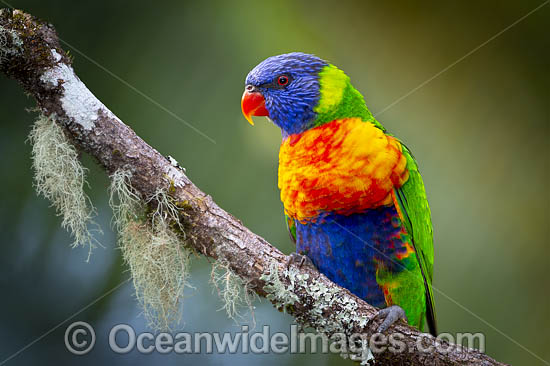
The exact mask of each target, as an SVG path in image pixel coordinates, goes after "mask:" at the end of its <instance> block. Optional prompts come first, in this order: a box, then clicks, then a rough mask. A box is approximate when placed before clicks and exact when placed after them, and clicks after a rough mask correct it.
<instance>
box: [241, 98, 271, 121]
mask: <svg viewBox="0 0 550 366" xmlns="http://www.w3.org/2000/svg"><path fill="white" fill-rule="evenodd" d="M241 109H242V110H243V114H244V118H246V120H247V121H248V122H249V123H250V124H251V125H252V126H254V121H252V116H269V112H268V111H267V109H265V99H264V96H263V95H262V94H261V93H260V92H257V91H255V90H253V89H252V90H251V91H249V90H245V91H244V93H243V97H242V99H241Z"/></svg>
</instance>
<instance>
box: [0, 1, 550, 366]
mask: <svg viewBox="0 0 550 366" xmlns="http://www.w3.org/2000/svg"><path fill="white" fill-rule="evenodd" d="M541 2H542V1H541V0H539V1H522V2H518V1H511V0H510V1H498V2H497V1H490V2H476V1H462V2H454V1H452V2H423V3H421V4H418V3H417V2H414V3H413V2H407V1H397V2H375V1H339V2H334V1H330V2H329V1H315V2H313V1H311V2H291V1H270V2H260V1H242V2H230V1H208V2H206V1H204V2H198V1H196V2H188V1H163V2H158V3H153V2H150V1H148V2H145V1H132V2H125V1H89V2H81V1H78V2H76V1H68V0H56V1H54V0H50V1H43V0H42V1H40V0H28V1H24V0H22V1H16V0H13V1H12V2H11V5H12V6H14V7H16V8H20V9H23V10H25V11H27V12H30V13H31V14H33V15H36V16H38V17H40V18H42V19H45V20H47V21H49V22H51V23H52V24H54V25H55V27H56V28H57V31H58V33H59V35H60V36H61V38H62V39H63V40H64V41H66V42H68V44H70V45H72V46H74V47H76V48H77V49H78V50H79V51H81V52H82V53H84V54H85V55H87V56H88V57H89V58H91V59H93V60H95V61H96V62H97V63H99V64H101V65H102V66H103V67H104V68H105V69H107V70H109V71H110V72H112V73H113V74H115V75H117V76H119V77H120V78H122V79H124V80H126V81H127V82H128V83H129V84H131V85H132V86H134V87H135V88H136V89H138V90H139V91H141V92H142V93H145V94H147V95H148V96H150V97H151V98H152V99H154V100H155V101H157V102H158V103H160V104H161V105H162V106H164V107H165V108H167V109H169V110H171V111H173V112H174V113H175V114H177V115H178V116H180V117H181V118H183V119H184V120H185V121H187V122H188V123H190V124H192V125H193V126H195V127H196V128H198V129H199V130H201V131H203V132H204V133H205V134H207V135H208V136H210V137H211V138H212V139H214V140H215V141H216V143H215V144H214V143H211V142H209V141H208V140H207V139H205V138H203V137H201V136H200V135H198V134H197V133H195V132H193V131H192V130H191V129H190V128H188V127H186V126H185V125H184V124H183V123H181V122H180V121H178V120H177V119H175V118H173V117H172V116H170V115H169V114H168V113H166V112H164V111H162V110H161V109H159V108H158V107H156V106H155V105H154V104H152V103H150V102H149V101H147V100H146V99H144V98H143V97H142V96H141V95H139V94H138V93H136V92H135V91H133V90H132V89H131V88H128V87H127V86H126V85H124V84H123V83H121V82H120V81H118V80H117V79H115V78H113V77H112V76H111V75H110V74H109V73H107V72H105V71H104V70H102V69H101V68H100V67H98V66H97V65H95V64H94V63H92V62H90V61H89V60H88V59H86V58H85V57H83V56H82V55H80V54H79V52H78V51H76V50H75V49H71V48H70V47H68V49H69V50H70V52H71V54H72V55H73V56H74V67H75V69H76V71H77V73H78V75H79V76H80V78H81V79H82V80H83V81H84V82H85V83H86V84H87V85H88V87H89V88H90V89H91V90H92V91H93V92H94V93H95V94H96V95H97V96H98V97H99V98H100V99H101V100H102V101H103V102H104V103H105V104H106V105H107V106H109V107H110V108H111V109H112V110H113V112H114V113H116V114H117V115H118V116H119V117H120V118H122V120H124V121H125V122H126V123H127V124H129V125H130V126H131V127H132V128H133V129H134V130H135V131H136V132H137V133H138V134H139V135H140V136H141V137H143V138H144V139H145V140H146V141H147V142H149V143H150V144H151V145H153V146H154V147H156V148H157V149H158V150H159V151H160V152H161V153H163V154H165V155H168V154H170V155H172V156H173V157H175V158H176V159H177V160H178V161H179V163H180V164H181V165H182V166H184V167H185V168H187V172H188V175H189V176H190V178H191V179H192V180H193V181H194V182H195V183H196V184H197V185H198V186H199V187H201V188H202V189H203V190H204V191H205V192H207V193H209V194H210V195H212V196H213V198H214V199H215V200H216V202H217V203H219V204H220V205H221V206H222V207H224V208H225V209H226V210H228V211H229V212H231V213H232V214H234V215H235V216H236V217H238V218H240V219H241V220H242V221H243V222H244V223H245V224H246V225H247V226H248V227H249V228H250V229H252V230H253V231H255V232H256V233H258V234H261V235H262V236H264V237H265V238H266V239H267V240H269V241H270V242H272V243H275V244H277V245H278V247H279V248H280V249H281V250H283V251H285V252H290V251H292V250H293V248H292V246H291V243H290V242H289V240H288V236H287V233H286V228H285V225H284V222H283V218H282V205H281V203H280V202H279V198H278V190H277V184H276V182H277V181H276V174H277V169H276V168H277V151H278V145H279V143H280V134H279V131H278V130H277V128H275V127H274V126H272V125H270V124H269V123H267V121H262V120H258V121H257V123H256V126H255V127H254V128H252V127H250V126H249V125H248V124H247V123H246V121H245V120H244V118H243V117H242V116H241V112H240V105H239V100H240V96H241V93H242V89H243V82H244V78H245V76H246V74H247V73H248V71H249V70H250V69H251V68H252V67H253V66H255V65H256V64H257V63H258V62H260V61H261V60H263V59H264V58H266V57H268V56H271V55H274V54H278V53H283V52H289V51H297V50H299V51H304V52H309V53H315V54H317V55H318V56H321V57H323V58H326V59H328V60H331V61H332V62H333V63H335V64H336V65H338V66H340V67H341V68H342V69H343V70H345V71H346V72H347V73H348V74H349V75H350V77H351V78H352V81H353V82H354V85H355V86H356V87H357V88H358V89H359V90H360V91H362V92H363V94H364V95H365V97H366V99H367V104H368V105H369V107H370V108H371V110H372V111H373V112H374V113H376V112H377V111H381V110H383V109H384V108H385V107H386V106H388V105H389V104H391V103H392V102H394V101H395V100H397V99H398V98H399V97H400V96H402V95H404V94H406V93H407V92H409V91H410V90H411V89H413V88H415V87H417V86H418V85H420V84H421V83H422V82H424V81H425V80H427V79H428V78H430V77H431V76H433V75H434V74H436V73H437V72H439V71H440V70H442V69H444V68H445V67H447V66H448V65H449V64H451V63H452V62H453V61H455V60H457V59H458V58H460V57H462V56H463V55H465V54H466V53H467V52H469V51H470V50H472V49H473V48H474V47H476V46H478V45H479V44H481V43H482V42H484V41H486V40H487V39H489V38H490V37H491V36H493V35H494V34H496V33H497V32H499V31H500V30H502V29H503V28H505V27H507V26H508V25H510V24H511V23H513V22H514V21H515V20H516V19H518V18H520V17H521V16H523V15H524V14H526V13H527V12H529V11H530V10H532V9H533V8H535V7H536V6H537V5H539V4H540V3H541ZM549 22H550V6H545V7H544V8H542V9H541V10H539V11H538V12H536V13H534V14H532V15H531V16H529V17H528V18H527V19H525V20H524V21H522V22H521V23H519V24H517V25H516V26H514V27H513V28H511V29H510V30H508V31H507V32H505V33H504V34H502V35H501V36H499V37H497V38H496V39H495V40H493V41H492V42H490V43H488V44H487V45H486V46H484V47H482V48H481V49H479V50H478V51H476V52H475V53H473V54H472V55H471V56H469V57H467V58H466V59H464V60H463V61H462V62H460V63H458V64H457V65H455V66H454V67H452V68H451V69H449V70H448V71H447V72H445V73H443V74H442V75H440V76H439V77H437V78H436V79H434V80H433V81H431V82H430V83H428V84H427V85H425V86H424V87H422V88H420V89H419V90H418V91H416V92H415V93H414V94H412V95H410V96H409V97H407V98H406V99H404V100H402V101H401V102H400V103H398V104H396V105H395V106H393V107H392V108H390V109H389V110H387V111H385V112H384V113H383V114H382V115H381V116H379V119H380V121H381V122H382V123H383V124H384V125H385V126H386V127H387V128H388V129H389V130H390V131H391V132H393V133H395V134H396V135H397V136H399V137H400V138H401V139H403V140H404V141H405V142H406V143H407V145H408V146H409V147H410V148H411V149H412V150H413V152H414V154H415V156H416V158H417V159H418V161H419V164H420V167H421V171H422V173H423V176H424V179H425V183H426V187H427V190H428V197H429V200H430V204H431V208H432V212H433V222H434V230H435V243H436V260H435V287H436V288H437V291H436V292H435V297H436V305H437V312H438V319H439V324H440V326H439V328H440V331H442V332H451V333H456V332H483V333H484V334H485V335H486V337H487V342H486V347H487V352H488V353H489V354H490V355H491V356H493V357H495V358H497V359H499V360H500V361H504V362H508V363H512V364H516V365H526V364H529V365H535V364H542V363H541V361H540V360H538V359H537V358H535V357H533V356H532V355H531V354H529V353H528V352H527V351H525V350H524V349H522V348H521V347H519V346H518V345H516V344H514V342H512V341H511V340H510V339H507V337H506V336H504V334H506V335H508V336H509V337H511V338H513V339H514V340H515V341H517V342H519V343H520V344H522V345H524V346H525V347H527V348H528V349H530V350H532V351H533V352H534V353H536V354H537V355H539V356H540V357H542V358H544V359H546V360H549V359H550V349H549V348H548V344H549V342H550V338H549V336H548V334H547V330H548V329H550V297H549V295H548V294H549V293H550V279H549V278H550V277H549V276H548V273H547V271H548V258H549V257H550V249H549V248H550V246H549V245H548V243H547V242H546V240H548V239H547V238H548V227H549V224H550V217H549V213H548V212H549V208H550V195H549V193H548V190H547V187H548V180H549V178H550V176H549V174H550V173H549V172H550V169H549V168H550V166H549V165H550V164H549V162H550V159H549V152H548V141H549V140H548V139H549V132H550V131H549V129H550V127H549V126H550V115H549V109H548V102H549V101H550V93H549V88H548V86H549V85H550V72H549V65H550V57H549V56H550V37H549V33H548V24H549ZM33 106H34V102H33V101H32V100H31V99H30V98H26V97H25V96H24V94H23V92H22V91H21V89H20V88H19V86H18V85H17V84H16V83H15V82H14V81H12V80H7V79H6V78H4V77H1V78H0V108H1V113H0V121H1V122H0V123H1V126H2V133H1V134H0V154H1V156H2V159H1V163H0V164H1V171H2V172H3V179H2V189H1V190H0V199H1V202H2V206H1V209H0V230H1V232H2V248H3V250H4V252H3V254H2V256H1V257H0V258H1V259H0V286H1V291H2V299H3V300H2V301H1V302H0V324H2V327H0V334H1V336H2V339H3V340H4V341H3V342H2V344H1V345H0V362H1V361H2V360H4V359H5V358H7V357H9V356H10V355H12V354H13V353H15V352H16V351H18V350H19V349H21V348H22V347H23V346H25V345H26V344H28V343H30V342H31V341H33V340H35V339H36V338H37V337H39V336H41V335H42V334H44V333H45V332H46V331H48V330H49V329H51V328H52V327H54V326H55V325H57V324H59V323H60V322H62V321H63V320H65V319H67V318H68V317H69V316H71V315H72V314H74V313H75V312H77V311H78V310H80V309H81V308H83V307H84V306H86V305H87V304H89V303H90V302H91V301H92V300H94V299H96V298H98V297H99V296H101V295H102V294H103V293H104V292H105V291H107V290H109V289H111V288H113V287H114V286H116V285H117V284H119V283H120V282H121V281H123V280H124V279H125V278H127V277H128V275H129V274H128V272H127V271H126V269H125V268H124V267H122V266H121V260H120V257H119V255H120V253H119V251H118V250H116V249H115V239H114V234H113V233H112V231H111V230H109V229H110V220H111V212H110V210H109V209H108V206H107V192H106V191H107V186H108V180H107V178H106V176H105V174H104V173H103V172H102V171H101V169H100V168H99V167H97V166H96V165H95V163H94V162H93V161H92V160H91V159H90V158H89V157H87V156H83V159H84V162H85V165H86V166H87V167H89V168H90V171H89V181H90V186H91V188H90V190H89V193H90V195H91V197H92V199H93V201H94V202H95V203H96V205H97V206H98V208H99V217H98V218H97V219H98V222H99V223H100V224H101V225H102V227H103V229H104V230H105V234H104V235H103V236H100V237H98V240H99V241H100V242H101V243H102V244H103V245H104V247H105V248H98V249H96V250H95V252H94V254H93V255H92V258H91V260H90V262H89V263H85V259H86V256H87V250H83V249H74V250H71V249H70V248H69V244H70V242H71V240H70V238H69V237H68V235H67V234H66V233H65V232H63V231H62V230H61V229H60V228H59V224H60V219H59V218H58V217H55V215H54V212H53V209H52V208H49V207H48V205H49V204H48V202H46V201H44V200H43V199H42V198H39V197H37V196H36V194H35V192H34V190H33V187H32V175H31V170H30V166H31V162H30V159H29V152H30V147H29V145H28V144H25V139H26V137H27V134H28V132H29V130H30V127H31V123H32V122H33V120H34V118H35V115H34V114H33V113H27V112H25V109H26V108H32V107H33ZM193 267H194V269H193V271H192V274H191V275H192V279H191V281H192V283H193V284H194V285H195V286H196V287H197V289H196V290H194V291H193V290H191V291H188V296H187V298H186V301H185V304H184V306H185V310H184V322H185V328H184V329H185V330H186V331H224V330H235V329H237V327H236V326H235V324H234V323H233V322H232V321H231V320H228V319H227V318H226V316H225V312H223V311H221V312H216V310H217V309H219V307H220V306H221V303H220V302H219V301H218V299H217V297H216V295H215V294H213V293H212V289H211V287H210V285H209V284H208V283H207V281H208V278H209V268H210V265H209V263H208V262H207V261H205V260H204V259H195V260H194V266H193ZM132 291H133V290H132V285H131V284H126V285H124V286H122V287H121V288H120V289H117V290H116V291H114V292H113V293H111V294H110V295H109V296H106V297H104V298H102V299H101V300H100V301H98V302H97V303H94V304H93V305H92V306H90V307H89V308H87V309H86V310H85V311H83V312H82V313H80V314H78V315H77V316H76V317H75V318H74V319H73V320H72V321H74V320H86V321H89V322H91V323H92V324H93V325H94V326H95V327H96V333H97V334H98V341H97V344H96V347H95V349H94V351H92V353H90V354H89V355H88V356H86V357H80V358H77V357H76V356H72V355H70V354H69V353H68V352H67V351H66V350H65V347H64V344H63V333H64V330H65V328H66V326H67V324H69V323H70V322H68V323H66V324H64V325H62V326H61V327H60V328H58V329H57V330H55V331H53V332H52V333H51V334H48V335H47V336H46V337H44V338H43V339H41V340H40V341H38V342H37V343H36V344H33V345H32V346H31V347H30V348H28V349H27V350H25V351H24V352H22V353H21V354H19V355H17V357H16V358H14V359H13V360H11V361H10V363H9V364H17V365H20V364H35V363H37V362H40V363H41V364H45V363H51V364H67V363H73V362H74V363H76V362H78V363H79V364H94V365H95V364H98V363H108V364H113V363H116V364H133V365H135V364H138V365H139V364H158V363H159V362H162V364H176V363H177V364H188V363H192V362H201V363H204V364H240V363H242V362H255V363H259V362H261V363H262V364H277V365H283V364H285V365H293V364H296V365H298V364H316V365H319V364H325V365H333V364H334V365H335V364H350V363H349V361H344V360H342V359H340V358H339V357H338V356H325V355H289V354H283V355H273V354H269V355H220V354H199V355H189V356H187V355H186V356H178V355H166V356H162V355H158V354H157V355H140V354H138V353H137V352H133V353H131V354H129V355H124V356H118V355H115V354H114V353H113V352H111V351H110V350H109V349H108V347H107V334H108V331H109V329H110V328H111V327H112V326H113V325H114V324H117V323H122V322H125V323H130V324H132V325H133V326H135V327H136V328H137V330H138V331H140V330H141V331H143V330H145V320H144V318H143V316H140V314H139V312H140V310H139V307H138V304H137V302H136V301H135V298H134V297H133V296H132ZM256 305H257V309H256V311H255V315H256V320H257V322H258V326H260V327H261V325H263V324H271V325H272V326H273V328H274V329H273V332H274V331H277V330H283V331H288V329H289V328H288V327H289V324H290V323H291V322H292V319H291V318H290V317H288V316H285V315H283V314H280V313H278V312H277V311H276V310H275V309H273V308H272V307H271V306H270V304H269V303H268V302H266V301H265V300H264V301H262V302H260V303H257V304H256ZM258 329H261V328H258ZM497 329H498V330H497Z"/></svg>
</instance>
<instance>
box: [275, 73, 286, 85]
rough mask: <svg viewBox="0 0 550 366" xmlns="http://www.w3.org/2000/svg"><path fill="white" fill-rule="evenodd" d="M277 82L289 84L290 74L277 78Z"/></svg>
mask: <svg viewBox="0 0 550 366" xmlns="http://www.w3.org/2000/svg"><path fill="white" fill-rule="evenodd" d="M277 84H279V85H280V86H285V85H287V84H288V76H286V75H281V76H279V77H278V78H277Z"/></svg>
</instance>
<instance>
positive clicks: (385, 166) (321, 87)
mask: <svg viewBox="0 0 550 366" xmlns="http://www.w3.org/2000/svg"><path fill="white" fill-rule="evenodd" d="M241 107H242V110H243V114H244V115H245V117H246V118H247V120H248V121H249V122H250V123H251V124H253V122H252V119H251V116H267V117H269V119H270V120H271V121H272V122H273V123H275V125H277V126H278V127H279V128H280V129H281V131H282V136H283V141H282V143H281V147H280V151H279V172H278V184H279V188H280V190H281V200H282V202H283V205H284V213H285V216H286V220H287V224H288V229H289V232H290V235H291V238H292V239H293V240H294V241H295V243H296V252H297V253H298V254H299V255H305V256H307V258H309V259H310V260H311V262H312V263H313V264H314V265H315V267H317V269H318V270H319V271H320V272H321V273H324V274H325V275H326V276H327V277H328V278H329V279H331V280H332V281H333V282H335V283H337V284H339V285H340V286H342V287H345V288H347V289H348V290H350V291H351V292H352V293H354V294H355V295H357V296H359V297H361V298H363V299H364V300H365V301H367V302H368V303H370V304H371V305H373V306H376V307H379V308H382V310H380V312H379V313H378V314H379V316H380V317H382V318H383V319H384V321H383V323H382V324H381V326H380V327H379V331H384V330H386V329H387V328H388V327H389V326H390V325H391V324H392V323H393V322H395V321H396V320H398V319H399V318H403V319H405V320H408V322H409V324H411V325H413V326H415V327H417V328H418V329H420V330H422V327H423V324H424V319H426V321H427V323H428V326H429V329H430V332H431V333H432V334H434V335H435V334H436V322H435V311H434V301H433V295H432V274H433V258H434V252H433V239H432V224H431V218H430V209H429V206H428V201H427V198H426V192H425V190H424V183H423V182H422V178H421V176H420V173H419V171H418V167H417V164H416V161H415V159H414V157H413V155H412V154H411V152H410V150H409V149H408V148H407V147H406V146H405V145H404V144H403V143H402V142H401V141H400V140H398V139H397V138H396V137H394V136H392V135H391V134H389V133H388V132H387V131H386V129H385V128H384V127H383V126H382V125H381V124H380V123H379V122H378V121H377V120H376V119H375V118H374V116H373V115H372V114H371V112H370V111H369V109H368V108H367V106H366V104H365V101H364V98H363V96H362V95H361V94H360V93H359V92H358V91H357V89H355V88H354V87H353V86H352V85H351V83H350V79H349V77H348V76H347V75H346V74H345V73H344V72H343V71H342V70H340V69H338V68H337V67H336V66H334V65H332V64H330V63H328V62H326V61H324V60H322V59H320V58H318V57H316V56H313V55H308V54H304V53H289V54H284V55H279V56H273V57H270V58H268V59H266V60H265V61H263V62H261V63H260V64H259V65H258V66H256V67H255V68H254V69H253V70H252V71H251V72H250V73H249V74H248V76H247V77H246V86H245V91H244V94H243V97H242V101H241Z"/></svg>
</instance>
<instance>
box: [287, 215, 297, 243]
mask: <svg viewBox="0 0 550 366" xmlns="http://www.w3.org/2000/svg"><path fill="white" fill-rule="evenodd" d="M285 222H286V228H287V229H288V235H290V240H292V241H293V242H294V244H296V222H295V221H294V219H291V218H290V217H288V216H287V214H285Z"/></svg>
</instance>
